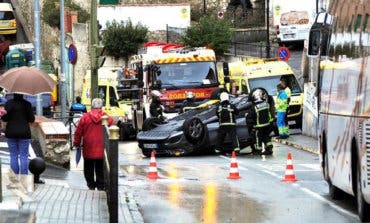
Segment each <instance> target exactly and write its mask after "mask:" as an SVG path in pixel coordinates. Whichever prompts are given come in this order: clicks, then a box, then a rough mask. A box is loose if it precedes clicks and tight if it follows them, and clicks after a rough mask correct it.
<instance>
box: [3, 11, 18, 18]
mask: <svg viewBox="0 0 370 223" xmlns="http://www.w3.org/2000/svg"><path fill="white" fill-rule="evenodd" d="M13 19H15V17H14V14H13V12H11V11H5V12H0V20H13Z"/></svg>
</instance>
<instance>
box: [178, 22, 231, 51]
mask: <svg viewBox="0 0 370 223" xmlns="http://www.w3.org/2000/svg"><path fill="white" fill-rule="evenodd" d="M181 39H182V42H183V44H184V45H185V46H190V47H199V46H206V47H208V48H210V49H213V50H214V51H215V53H216V55H219V56H221V55H224V53H225V52H227V51H228V50H229V48H230V46H231V28H230V23H229V21H226V20H223V19H218V18H216V17H215V16H209V17H202V18H200V20H199V23H198V24H196V25H194V26H191V27H189V28H188V29H187V30H186V32H185V34H184V35H183V36H182V38H181Z"/></svg>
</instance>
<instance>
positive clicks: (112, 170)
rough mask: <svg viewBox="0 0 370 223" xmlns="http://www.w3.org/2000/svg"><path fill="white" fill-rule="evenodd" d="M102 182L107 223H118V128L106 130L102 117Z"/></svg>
mask: <svg viewBox="0 0 370 223" xmlns="http://www.w3.org/2000/svg"><path fill="white" fill-rule="evenodd" d="M102 124H103V126H102V128H103V140H104V181H105V192H106V194H107V203H108V209H109V222H110V223H116V222H118V139H119V128H118V127H117V126H111V127H109V128H108V117H106V116H105V117H103V123H102Z"/></svg>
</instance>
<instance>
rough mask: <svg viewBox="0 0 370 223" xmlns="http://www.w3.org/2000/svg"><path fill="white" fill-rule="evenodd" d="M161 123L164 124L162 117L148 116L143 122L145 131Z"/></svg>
mask: <svg viewBox="0 0 370 223" xmlns="http://www.w3.org/2000/svg"><path fill="white" fill-rule="evenodd" d="M160 124H162V120H161V119H160V118H147V119H145V121H144V122H143V127H142V130H143V131H148V130H151V129H154V128H155V127H157V126H159V125H160Z"/></svg>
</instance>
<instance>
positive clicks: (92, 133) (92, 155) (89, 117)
mask: <svg viewBox="0 0 370 223" xmlns="http://www.w3.org/2000/svg"><path fill="white" fill-rule="evenodd" d="M104 115H107V114H106V113H105V112H103V111H102V110H101V109H92V110H91V111H90V112H88V113H86V114H84V115H83V116H82V117H81V119H80V121H79V122H78V126H77V129H76V131H75V136H74V140H73V145H74V146H75V147H79V146H81V145H82V146H81V147H82V152H83V157H84V158H88V159H103V154H104V151H103V128H102V116H104ZM108 125H109V126H110V125H113V119H112V118H111V117H109V118H108Z"/></svg>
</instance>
